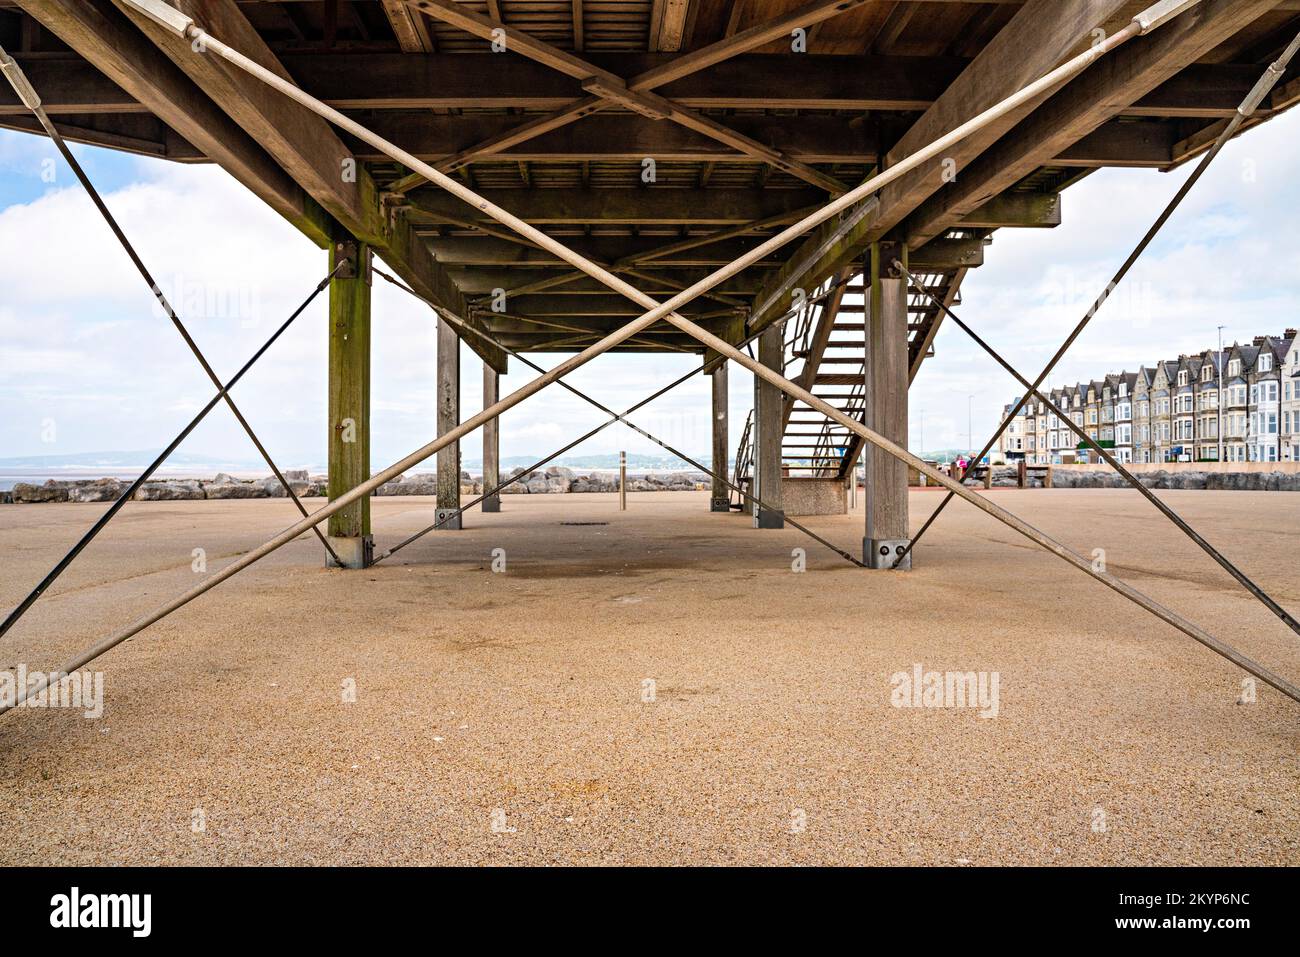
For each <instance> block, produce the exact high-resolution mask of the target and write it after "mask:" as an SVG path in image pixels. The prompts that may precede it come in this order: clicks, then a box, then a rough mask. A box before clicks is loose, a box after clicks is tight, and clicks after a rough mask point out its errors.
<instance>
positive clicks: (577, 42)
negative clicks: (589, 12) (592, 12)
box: [573, 0, 586, 53]
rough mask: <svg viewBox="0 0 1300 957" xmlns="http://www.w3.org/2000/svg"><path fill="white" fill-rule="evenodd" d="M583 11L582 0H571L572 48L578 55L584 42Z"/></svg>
mask: <svg viewBox="0 0 1300 957" xmlns="http://www.w3.org/2000/svg"><path fill="white" fill-rule="evenodd" d="M585 15H586V14H585V11H584V10H583V9H582V0H573V48H574V49H575V50H577V51H578V52H579V53H581V52H582V47H583V44H584V42H585V30H584V23H583V18H584V17H585Z"/></svg>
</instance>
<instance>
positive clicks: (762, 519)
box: [754, 506, 785, 528]
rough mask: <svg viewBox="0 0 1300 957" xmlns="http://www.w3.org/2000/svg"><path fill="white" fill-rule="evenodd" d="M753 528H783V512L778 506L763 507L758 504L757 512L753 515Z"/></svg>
mask: <svg viewBox="0 0 1300 957" xmlns="http://www.w3.org/2000/svg"><path fill="white" fill-rule="evenodd" d="M754 527H755V528H785V512H783V511H781V510H780V509H779V508H763V507H762V506H759V509H758V513H757V514H756V515H755V516H754Z"/></svg>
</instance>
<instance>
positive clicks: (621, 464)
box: [618, 452, 627, 512]
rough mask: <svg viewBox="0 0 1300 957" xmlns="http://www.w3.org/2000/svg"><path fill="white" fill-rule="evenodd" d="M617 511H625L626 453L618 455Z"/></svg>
mask: <svg viewBox="0 0 1300 957" xmlns="http://www.w3.org/2000/svg"><path fill="white" fill-rule="evenodd" d="M618 510H619V511H620V512H626V511H627V453H626V452H619V453H618Z"/></svg>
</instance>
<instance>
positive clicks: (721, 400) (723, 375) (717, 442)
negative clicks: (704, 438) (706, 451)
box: [709, 359, 731, 512]
mask: <svg viewBox="0 0 1300 957" xmlns="http://www.w3.org/2000/svg"><path fill="white" fill-rule="evenodd" d="M710 377H711V378H712V380H713V402H712V405H713V416H712V422H713V471H714V473H715V474H716V475H718V476H719V477H720V478H726V477H727V475H728V467H727V458H728V456H729V454H730V449H729V448H728V445H727V443H728V437H727V362H726V360H725V359H724V360H723V361H722V362H720V363H718V365H717V366H716V367H715V368H714V370H713V372H712V373H711V374H710ZM720 478H715V479H714V480H713V492H712V494H711V495H710V500H709V510H710V511H713V512H729V511H731V490H730V489H729V488H728V487H727V485H726V483H725V482H723V481H721V480H720Z"/></svg>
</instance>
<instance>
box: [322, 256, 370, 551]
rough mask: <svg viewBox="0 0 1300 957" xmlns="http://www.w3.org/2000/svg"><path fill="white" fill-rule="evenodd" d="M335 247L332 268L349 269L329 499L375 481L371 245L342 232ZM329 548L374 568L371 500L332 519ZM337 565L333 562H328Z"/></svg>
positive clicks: (336, 326) (340, 295)
mask: <svg viewBox="0 0 1300 957" xmlns="http://www.w3.org/2000/svg"><path fill="white" fill-rule="evenodd" d="M336 237H337V238H336V239H335V240H334V241H333V242H332V243H331V244H330V269H331V270H333V269H335V268H336V267H337V266H338V264H339V262H340V260H347V261H348V263H350V265H346V266H344V267H343V268H342V269H340V270H339V272H338V273H336V274H335V275H334V278H333V279H331V280H330V288H329V297H330V302H329V421H330V434H329V478H328V483H327V492H328V494H329V497H330V500H331V501H333V500H334V499H336V498H338V497H339V496H340V495H342V494H343V493H345V492H348V491H350V490H351V489H353V488H355V487H356V486H358V485H360V484H361V483H362V482H364V481H365V480H366V479H368V478H370V275H371V274H370V255H371V254H370V247H369V246H367V245H366V244H365V243H361V242H358V241H357V240H356V239H354V238H353V237H352V236H350V235H348V234H346V233H345V232H343V231H342V230H340V231H338V232H337V233H336ZM329 543H330V547H331V548H333V549H334V551H335V552H336V553H337V554H338V556H339V562H340V564H341V565H342V566H343V567H344V568H365V567H366V566H367V565H369V564H370V558H371V555H372V553H373V540H372V539H371V537H370V499H369V497H366V498H362V499H360V500H358V501H356V502H353V503H352V504H351V505H349V506H347V507H346V508H343V509H340V510H339V511H337V512H335V513H334V514H333V515H331V516H330V517H329ZM329 563H330V564H333V559H330V560H329Z"/></svg>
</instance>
